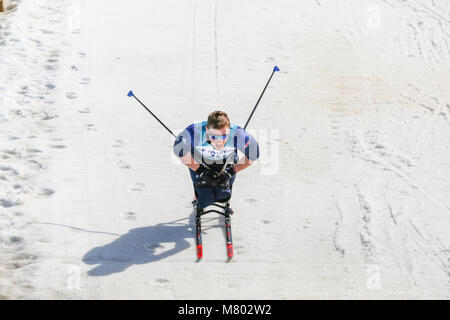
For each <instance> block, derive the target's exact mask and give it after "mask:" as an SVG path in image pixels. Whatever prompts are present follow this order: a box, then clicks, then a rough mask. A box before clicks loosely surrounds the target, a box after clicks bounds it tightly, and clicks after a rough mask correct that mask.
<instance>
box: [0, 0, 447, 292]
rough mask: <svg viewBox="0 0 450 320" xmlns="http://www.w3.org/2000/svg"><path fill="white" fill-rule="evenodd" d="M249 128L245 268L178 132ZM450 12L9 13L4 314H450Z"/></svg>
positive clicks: (35, 5) (360, 7)
mask: <svg viewBox="0 0 450 320" xmlns="http://www.w3.org/2000/svg"><path fill="white" fill-rule="evenodd" d="M274 65H278V66H279V67H280V69H281V71H280V72H278V73H277V74H276V75H274V77H273V79H272V83H271V84H270V86H269V88H268V90H267V91H266V95H265V96H264V98H263V100H262V102H261V104H260V106H259V108H258V110H257V112H256V113H255V115H254V117H253V119H252V121H251V123H250V127H249V128H250V129H252V132H253V133H254V134H255V136H256V137H257V138H258V140H259V141H260V145H261V151H262V155H261V158H260V160H259V161H258V162H256V163H255V164H254V165H253V166H252V167H250V168H249V169H247V170H246V171H244V172H241V173H239V174H238V178H237V180H236V183H235V186H234V190H233V191H234V194H233V199H232V206H233V208H234V210H235V214H234V215H233V218H232V226H233V240H234V245H235V257H234V259H233V260H232V261H231V262H229V263H226V249H225V240H224V232H223V227H222V224H223V223H222V219H218V217H215V216H209V217H206V218H205V222H204V229H205V230H204V234H203V240H204V255H205V256H204V259H203V261H201V262H198V263H196V257H195V246H194V237H193V228H192V227H193V213H192V207H191V203H190V202H191V200H192V197H193V190H192V184H191V181H190V178H189V175H188V171H187V169H186V168H185V167H183V166H182V165H181V164H179V163H178V162H177V161H176V159H174V157H173V155H172V149H171V148H172V143H173V142H172V137H171V136H170V134H168V133H167V132H165V131H164V128H162V127H161V126H160V125H159V124H158V123H157V122H156V121H155V120H154V119H152V118H151V116H150V115H149V114H147V113H146V111H145V110H144V109H143V108H142V107H141V106H139V105H138V103H137V102H136V101H135V100H134V99H132V98H128V97H127V96H126V94H127V92H128V90H130V89H133V90H134V93H135V94H136V96H137V97H139V98H140V99H141V100H142V101H143V102H145V103H146V104H147V105H148V106H149V107H151V109H152V111H153V112H155V113H156V114H157V115H158V116H159V117H160V118H161V119H162V121H164V122H165V123H166V124H167V125H168V126H169V127H170V128H171V129H172V130H173V131H174V132H176V133H178V132H180V130H182V129H183V128H185V127H186V126H187V125H188V124H190V123H192V122H195V121H201V120H204V119H205V118H206V116H207V114H208V113H209V112H211V111H213V110H216V109H222V110H224V111H226V112H228V113H229V115H230V116H231V120H232V122H234V123H237V124H241V125H243V124H244V123H245V121H246V120H247V117H248V116H249V114H250V111H251V109H252V107H253V106H254V103H255V102H256V100H257V98H258V95H259V94H260V92H261V90H262V88H263V86H264V84H265V82H266V80H267V78H268V76H269V75H270V72H271V71H272V68H273V66H274ZM449 71H450V2H449V1H447V0H406V1H400V0H385V1H381V0H370V1H369V0H365V1H361V0H353V1H337V0H327V1H325V0H314V1H313V0H311V1H300V0H298V1H294V0H289V1H288V0H280V1H268V0H258V1H256V0H248V1H237V0H228V1H217V0H216V1H211V0H191V1H174V0H167V1H137V0H135V1H118V0H108V1H107V0H96V1H87V0H72V1H68V0H64V1H52V0H39V1H38V0H27V1H25V0H23V1H19V2H18V7H17V8H16V9H14V10H12V11H10V12H8V13H6V14H1V15H0V298H5V299H24V298H31V299H44V298H51V299H55V298H59V299H81V298H89V299H94V298H97V299H98V298H99V299H119V298H124V299H244V298H246V299H247V298H251V299H287V298H290V299H299V298H313V299H329V298H338V299H348V298H355V299H362V298H368V299H379V298H386V299H396V298H401V299H409V298H419V299H431V298H438V299H448V298H450V232H449V230H450V197H449V192H450V182H449V176H450V162H449V155H450V153H449V146H450V131H449V121H450V73H449Z"/></svg>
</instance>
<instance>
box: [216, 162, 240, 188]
mask: <svg viewBox="0 0 450 320" xmlns="http://www.w3.org/2000/svg"><path fill="white" fill-rule="evenodd" d="M234 175H236V169H235V168H234V165H233V166H230V167H228V168H226V169H225V170H224V172H222V174H221V175H220V176H219V177H218V179H217V180H218V183H219V185H220V187H221V188H229V187H230V180H231V179H232V178H233V176H234Z"/></svg>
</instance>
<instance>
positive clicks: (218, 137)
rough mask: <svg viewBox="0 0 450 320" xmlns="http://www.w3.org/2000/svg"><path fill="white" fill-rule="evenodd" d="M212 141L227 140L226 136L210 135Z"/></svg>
mask: <svg viewBox="0 0 450 320" xmlns="http://www.w3.org/2000/svg"><path fill="white" fill-rule="evenodd" d="M209 136H210V137H211V139H212V140H225V139H227V138H228V134H221V135H212V134H209Z"/></svg>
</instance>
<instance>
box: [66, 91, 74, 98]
mask: <svg viewBox="0 0 450 320" xmlns="http://www.w3.org/2000/svg"><path fill="white" fill-rule="evenodd" d="M66 98H68V99H76V98H77V95H76V93H75V92H66Z"/></svg>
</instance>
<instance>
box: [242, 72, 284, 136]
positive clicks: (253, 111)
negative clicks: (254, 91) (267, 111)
mask: <svg viewBox="0 0 450 320" xmlns="http://www.w3.org/2000/svg"><path fill="white" fill-rule="evenodd" d="M276 71H280V69H279V68H278V67H277V66H275V67H274V68H273V71H272V74H271V75H270V78H269V80H268V81H267V83H266V86H265V87H264V90H263V91H262V93H261V95H260V96H259V98H258V101H257V102H256V105H255V107H254V108H253V110H252V113H251V114H250V117H249V118H248V120H247V123H246V124H245V126H244V130H245V129H247V126H248V123H249V122H250V119H251V118H252V116H253V113H255V110H256V107H257V106H258V104H259V101H261V98H262V96H263V95H264V92H265V91H266V89H267V86H268V85H269V82H270V80H272V77H273V74H274V73H275V72H276Z"/></svg>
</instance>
